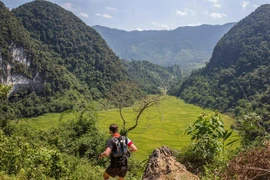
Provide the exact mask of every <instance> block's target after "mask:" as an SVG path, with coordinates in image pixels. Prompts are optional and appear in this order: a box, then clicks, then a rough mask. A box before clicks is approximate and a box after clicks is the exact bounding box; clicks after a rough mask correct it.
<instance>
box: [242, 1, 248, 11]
mask: <svg viewBox="0 0 270 180" xmlns="http://www.w3.org/2000/svg"><path fill="white" fill-rule="evenodd" d="M240 5H241V6H242V8H243V9H245V8H246V7H247V6H248V5H249V1H242V2H241V3H240Z"/></svg>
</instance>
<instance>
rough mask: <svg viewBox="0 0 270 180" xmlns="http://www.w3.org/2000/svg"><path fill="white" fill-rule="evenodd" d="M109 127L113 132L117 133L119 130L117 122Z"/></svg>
mask: <svg viewBox="0 0 270 180" xmlns="http://www.w3.org/2000/svg"><path fill="white" fill-rule="evenodd" d="M109 129H110V131H112V132H113V133H117V132H118V126H117V124H111V125H110V127H109Z"/></svg>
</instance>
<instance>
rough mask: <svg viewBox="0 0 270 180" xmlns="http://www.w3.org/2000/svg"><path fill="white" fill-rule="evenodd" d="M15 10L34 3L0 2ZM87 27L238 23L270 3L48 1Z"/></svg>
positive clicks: (261, 0)
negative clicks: (69, 12) (73, 15)
mask: <svg viewBox="0 0 270 180" xmlns="http://www.w3.org/2000/svg"><path fill="white" fill-rule="evenodd" d="M0 1H2V2H3V3H4V4H5V5H6V6H7V7H8V8H10V9H12V8H16V7H18V6H20V5H22V4H25V3H28V2H31V1H32V0H0ZM48 1H50V2H52V3H55V4H57V5H59V6H61V7H63V8H65V9H66V10H68V11H71V12H73V13H74V14H75V15H76V16H78V17H79V18H80V19H82V20H83V21H84V22H85V23H86V24H87V25H89V26H94V25H101V26H106V27H109V28H115V29H121V30H126V31H133V30H139V31H140V30H173V29H176V28H178V27H183V26H199V25H201V24H211V25H217V24H219V25H222V24H225V23H229V22H238V21H240V20H241V19H243V18H245V17H246V16H248V15H249V14H250V13H252V12H253V11H254V10H255V9H256V8H258V7H259V6H260V5H262V4H270V0H48Z"/></svg>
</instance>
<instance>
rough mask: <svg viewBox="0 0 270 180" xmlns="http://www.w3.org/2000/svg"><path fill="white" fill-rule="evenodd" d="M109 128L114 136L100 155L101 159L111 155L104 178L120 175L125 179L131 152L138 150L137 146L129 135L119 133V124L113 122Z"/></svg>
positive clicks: (122, 179)
mask: <svg viewBox="0 0 270 180" xmlns="http://www.w3.org/2000/svg"><path fill="white" fill-rule="evenodd" d="M109 130H110V134H111V136H112V138H111V139H109V140H108V141H107V144H106V149H105V151H104V152H103V153H101V154H100V155H99V157H98V160H99V159H100V158H103V157H107V156H109V155H111V164H110V165H109V167H108V168H107V169H106V170H105V172H104V174H103V178H104V180H108V179H109V178H110V176H111V177H115V176H118V177H119V180H124V177H125V175H126V173H127V166H128V164H127V158H128V157H129V155H130V153H129V152H134V151H137V147H136V146H135V145H134V144H133V143H132V141H131V140H130V139H129V138H128V137H125V136H121V135H120V134H119V133H118V126H117V125H116V124H111V125H110V127H109Z"/></svg>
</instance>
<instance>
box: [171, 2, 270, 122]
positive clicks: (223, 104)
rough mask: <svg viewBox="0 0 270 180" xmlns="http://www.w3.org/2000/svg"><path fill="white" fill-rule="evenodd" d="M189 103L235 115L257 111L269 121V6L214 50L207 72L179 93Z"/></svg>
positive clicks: (197, 74)
mask: <svg viewBox="0 0 270 180" xmlns="http://www.w3.org/2000/svg"><path fill="white" fill-rule="evenodd" d="M176 95H177V96H180V97H181V98H183V99H184V100H185V101H187V102H189V103H194V104H198V105H200V106H203V107H208V108H213V109H217V110H220V111H223V112H231V113H236V114H237V115H241V114H245V113H246V112H250V111H256V112H257V113H259V114H260V115H261V117H262V119H263V120H264V123H265V125H266V124H267V121H268V120H270V5H269V4H266V5H262V6H260V7H259V8H257V9H256V10H255V11H254V12H253V13H251V14H250V15H249V16H247V17H246V18H244V19H242V20H241V21H240V22H238V23H237V24H236V25H235V26H234V27H233V28H232V29H231V30H230V31H229V32H228V33H227V34H225V35H224V37H223V38H222V39H221V40H220V41H219V42H218V43H217V45H216V47H215V48H214V52H213V56H212V58H211V59H210V62H209V63H208V64H207V66H206V67H205V68H202V69H200V70H198V71H196V72H194V73H192V75H191V76H190V77H189V78H188V79H187V80H186V81H185V82H184V83H183V84H182V86H181V88H180V89H178V93H176Z"/></svg>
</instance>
